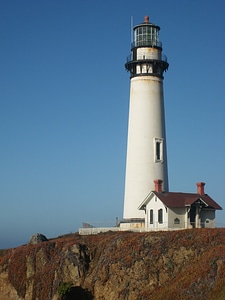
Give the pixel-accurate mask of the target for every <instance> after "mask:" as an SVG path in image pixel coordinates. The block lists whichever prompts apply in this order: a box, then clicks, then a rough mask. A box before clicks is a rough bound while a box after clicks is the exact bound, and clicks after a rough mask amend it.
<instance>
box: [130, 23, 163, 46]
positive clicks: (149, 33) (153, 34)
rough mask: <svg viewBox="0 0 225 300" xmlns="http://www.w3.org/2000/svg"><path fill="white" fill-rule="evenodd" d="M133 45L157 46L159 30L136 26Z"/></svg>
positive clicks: (151, 27)
mask: <svg viewBox="0 0 225 300" xmlns="http://www.w3.org/2000/svg"><path fill="white" fill-rule="evenodd" d="M134 45H135V47H140V46H158V45H159V30H158V28H157V27H153V26H149V25H148V26H146V25H143V26H138V27H137V28H135V30H134Z"/></svg>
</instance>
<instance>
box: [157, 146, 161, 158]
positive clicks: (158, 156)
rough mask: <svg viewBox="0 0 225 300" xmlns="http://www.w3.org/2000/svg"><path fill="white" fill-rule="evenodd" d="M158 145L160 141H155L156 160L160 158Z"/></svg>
mask: <svg viewBox="0 0 225 300" xmlns="http://www.w3.org/2000/svg"><path fill="white" fill-rule="evenodd" d="M160 146H161V143H160V142H156V159H157V160H160V152H161V151H160Z"/></svg>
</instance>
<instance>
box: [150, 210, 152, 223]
mask: <svg viewBox="0 0 225 300" xmlns="http://www.w3.org/2000/svg"><path fill="white" fill-rule="evenodd" d="M150 224H153V209H150Z"/></svg>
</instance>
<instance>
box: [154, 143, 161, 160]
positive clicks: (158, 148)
mask: <svg viewBox="0 0 225 300" xmlns="http://www.w3.org/2000/svg"><path fill="white" fill-rule="evenodd" d="M154 144H155V146H154V147H155V162H162V161H163V139H155V143H154Z"/></svg>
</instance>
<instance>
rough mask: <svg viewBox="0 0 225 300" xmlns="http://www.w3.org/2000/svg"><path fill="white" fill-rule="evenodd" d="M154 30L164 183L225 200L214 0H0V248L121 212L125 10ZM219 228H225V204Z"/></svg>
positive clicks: (223, 94) (224, 64) (217, 2)
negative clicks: (163, 60) (164, 66)
mask: <svg viewBox="0 0 225 300" xmlns="http://www.w3.org/2000/svg"><path fill="white" fill-rule="evenodd" d="M145 15H149V17H150V21H151V22H153V23H155V24H157V25H159V26H160V27H161V31H160V39H161V41H162V43H163V51H164V54H166V55H167V57H168V61H169V64H170V66H169V70H168V72H167V73H166V74H165V79H164V95H165V109H166V130H167V151H168V165H169V183H170V191H180V192H196V182H198V181H204V182H206V186H205V191H206V193H208V194H209V195H210V196H211V197H212V198H214V199H215V200H216V201H217V202H218V203H219V204H220V205H221V206H223V207H224V208H225V198H224V191H223V187H224V182H225V117H224V116H225V84H224V82H225V81H224V79H225V76H224V72H225V59H224V48H225V35H224V28H225V18H224V15H225V4H224V2H223V1H221V0H213V1H209V0H201V1H200V0H198V1H196V0H189V1H186V0H184V1H180V0H171V1H167V0H161V1H146V0H145V1H144V0H143V1H137V0H136V1H133V0H130V1H107V0H106V1H103V0H101V1H100V0H96V1H91V0H73V1H72V0H67V1H66V0H65V1H62V0H60V1H59V0H54V1H53V0H47V1H46V0H45V1H44V0H39V1H32V0H29V1H28V0H27V1H25V0H20V1H18V0H7V1H1V2H0V36H1V42H0V49H1V51H0V53H1V56H0V80H1V89H0V137H1V139H0V153H1V155H0V165H1V168H0V201H1V217H0V248H6V247H15V246H18V245H21V244H24V243H27V242H28V241H29V238H30V236H31V235H32V234H33V233H36V232H40V233H42V234H44V235H46V236H47V237H48V238H50V237H55V236H58V235H61V234H64V233H69V232H76V231H77V230H78V228H79V227H81V225H82V222H89V223H95V224H109V223H110V222H111V223H112V224H114V223H115V220H116V217H118V218H119V219H121V218H122V212H123V194H124V177H125V159H126V136H127V121H128V107H129V74H128V73H127V72H126V71H125V68H124V64H125V62H126V57H127V56H128V55H129V53H130V42H131V16H133V22H134V24H138V23H141V22H142V21H143V17H144V16H145ZM217 226H219V227H221V226H225V221H224V211H221V212H217Z"/></svg>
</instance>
